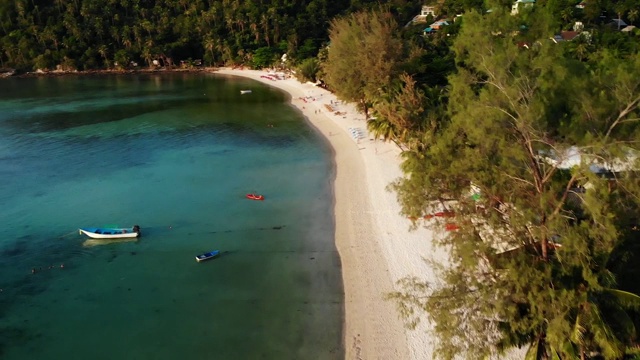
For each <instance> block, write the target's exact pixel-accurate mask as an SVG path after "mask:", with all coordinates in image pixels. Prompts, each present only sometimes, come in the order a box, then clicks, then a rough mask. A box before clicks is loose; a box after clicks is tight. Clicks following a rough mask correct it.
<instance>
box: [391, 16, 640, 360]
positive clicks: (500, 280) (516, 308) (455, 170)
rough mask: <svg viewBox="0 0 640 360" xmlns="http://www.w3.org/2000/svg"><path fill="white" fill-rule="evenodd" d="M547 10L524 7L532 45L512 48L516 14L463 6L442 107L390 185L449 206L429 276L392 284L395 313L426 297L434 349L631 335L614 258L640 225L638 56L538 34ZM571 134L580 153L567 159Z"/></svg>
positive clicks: (566, 351) (572, 345) (547, 353)
mask: <svg viewBox="0 0 640 360" xmlns="http://www.w3.org/2000/svg"><path fill="white" fill-rule="evenodd" d="M546 16H547V15H545V13H544V12H537V13H536V12H533V13H532V14H530V16H529V18H528V21H529V24H528V25H529V26H528V29H530V30H529V31H528V32H527V34H526V36H527V37H528V38H529V39H530V40H533V41H532V43H536V44H537V45H536V46H534V47H533V48H531V49H529V50H525V49H522V48H520V47H519V46H518V45H517V41H518V39H517V37H518V36H522V35H518V31H517V29H518V28H519V27H520V20H519V19H518V18H517V17H512V16H510V15H508V14H507V13H506V12H503V11H499V10H498V11H494V12H492V13H491V14H485V15H483V14H479V13H468V14H465V25H464V26H463V27H462V30H461V33H460V34H459V36H458V37H457V39H456V41H455V44H454V46H453V49H454V51H455V54H456V62H457V64H458V66H457V71H456V73H455V74H453V75H451V76H450V78H449V82H450V86H451V90H450V94H449V102H448V104H449V113H450V116H451V121H450V123H446V127H444V128H443V129H442V131H440V132H439V133H438V136H437V137H436V138H435V139H434V140H435V141H433V142H432V143H428V144H427V145H428V146H426V147H425V146H424V144H423V148H422V150H421V151H419V152H418V153H419V155H421V156H414V157H412V158H411V161H408V160H407V161H406V162H405V164H404V166H403V168H404V170H405V172H406V177H405V178H403V179H401V180H399V181H398V182H397V183H396V184H395V186H394V188H395V189H396V190H397V191H398V194H399V200H400V202H401V203H402V205H403V209H404V212H405V213H406V214H407V215H409V216H412V217H414V218H421V217H422V216H424V215H426V214H428V213H431V212H433V211H435V209H438V208H441V207H444V208H446V209H447V210H450V211H453V212H454V213H455V214H456V218H455V223H456V225H457V226H458V227H459V229H458V230H457V231H454V232H453V233H451V234H449V235H448V236H446V237H443V238H442V239H441V240H440V241H439V245H440V246H443V247H444V248H445V249H447V250H448V251H449V254H450V259H451V262H450V263H449V264H447V265H448V266H446V267H443V268H441V269H440V270H441V271H440V275H441V279H442V284H440V286H436V284H425V283H421V282H420V281H419V280H416V279H408V280H407V281H406V282H405V285H406V289H407V292H405V293H397V294H395V297H396V298H397V299H398V300H400V304H401V305H402V307H403V309H404V311H405V314H408V315H411V314H413V315H414V316H417V314H419V313H416V312H412V311H418V310H420V309H422V310H426V311H427V318H428V319H429V320H431V321H432V322H433V323H434V326H435V330H434V331H435V333H436V335H437V337H438V339H439V345H438V349H437V351H436V353H437V354H438V355H439V357H442V358H454V357H456V356H460V355H462V356H464V357H468V358H483V357H486V356H488V355H490V354H497V353H500V352H501V351H504V350H505V349H508V348H511V347H514V346H515V347H522V346H530V349H531V350H530V352H529V355H530V356H532V358H557V357H560V358H575V357H580V356H582V357H584V356H585V354H590V353H598V354H602V355H603V356H605V358H612V359H613V358H621V357H622V356H623V354H624V353H625V351H626V350H627V349H628V348H630V347H631V346H632V345H633V344H635V341H636V324H635V323H634V322H633V321H632V319H633V317H632V316H630V315H629V313H628V311H633V310H634V309H638V305H640V302H639V300H640V298H638V297H637V296H635V295H633V294H630V293H623V292H619V291H617V290H615V287H616V285H617V284H616V282H615V274H614V273H613V272H612V271H611V269H613V268H614V267H615V263H613V262H612V261H611V259H612V256H613V254H615V253H616V252H617V251H619V250H620V248H621V247H622V246H623V244H624V243H625V242H626V241H628V238H627V237H629V236H631V237H633V238H637V236H638V232H637V231H636V230H632V229H633V226H636V225H637V224H638V220H639V216H638V213H637V209H638V205H639V204H640V186H639V184H640V182H639V181H638V177H637V175H638V174H637V171H636V170H634V169H638V165H640V163H639V162H638V160H637V158H636V157H634V156H635V155H633V154H637V153H634V152H633V150H632V149H637V144H638V141H639V140H640V132H639V129H638V117H639V116H638V115H639V112H638V106H639V105H640V95H639V94H640V80H638V79H640V62H639V61H640V60H639V58H638V56H637V55H636V56H632V57H624V58H620V57H615V56H611V55H610V54H609V53H608V52H607V51H605V50H604V49H603V50H602V51H600V52H599V53H598V55H594V56H592V58H593V60H592V61H590V62H588V63H584V62H579V61H576V60H573V59H571V58H570V57H567V56H565V53H564V48H563V47H559V46H555V44H554V43H553V42H550V41H543V40H544V39H545V38H546V37H547V34H548V33H550V32H551V31H553V30H552V25H553V22H551V21H549V19H548V18H547V17H546ZM575 149H578V151H579V153H580V154H582V161H580V162H578V163H576V164H575V166H573V167H572V168H570V169H565V168H564V166H561V165H562V164H563V163H562V161H561V160H562V158H563V157H564V160H567V159H566V158H567V157H568V155H567V154H569V153H571V152H572V151H576V150H575ZM552 158H555V159H556V161H553V160H551V159H552ZM633 161H635V164H632V162H633ZM595 163H597V164H600V165H603V166H604V165H609V169H610V170H611V169H613V170H611V171H610V172H594V171H593V164H595ZM623 163H624V164H625V166H624V167H623V166H622V164H623ZM614 164H616V166H617V167H616V166H614ZM473 193H476V194H479V197H478V196H475V197H472V196H471V195H472V194H473ZM634 211H635V212H634ZM625 214H627V215H625ZM634 224H636V225H634ZM439 225H440V226H441V225H442V224H439Z"/></svg>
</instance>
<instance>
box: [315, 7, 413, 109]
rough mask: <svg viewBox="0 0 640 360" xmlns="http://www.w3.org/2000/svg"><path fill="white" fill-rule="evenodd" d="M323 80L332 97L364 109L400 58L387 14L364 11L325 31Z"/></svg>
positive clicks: (394, 29) (335, 22)
mask: <svg viewBox="0 0 640 360" xmlns="http://www.w3.org/2000/svg"><path fill="white" fill-rule="evenodd" d="M329 40H330V46H329V49H328V58H327V60H326V61H325V62H324V63H323V65H322V66H323V73H324V75H325V78H324V79H323V80H324V81H325V82H326V83H327V85H328V86H329V87H330V88H331V89H333V90H334V91H335V93H336V95H337V96H338V97H339V98H341V99H344V100H347V101H353V102H357V103H359V104H360V105H361V106H362V108H363V109H364V112H365V114H368V109H369V107H370V106H371V104H372V102H373V100H374V99H376V98H377V97H378V96H380V94H382V93H383V91H384V90H385V89H386V88H387V87H388V86H389V85H390V84H391V81H392V80H393V78H394V75H395V74H396V71H397V68H398V64H399V62H400V58H401V56H402V42H401V40H400V38H399V36H398V32H397V24H396V22H395V20H394V19H393V17H392V16H391V14H390V13H388V12H382V11H364V12H358V13H354V14H351V15H349V16H346V17H343V18H338V19H335V20H333V21H332V22H331V28H330V30H329Z"/></svg>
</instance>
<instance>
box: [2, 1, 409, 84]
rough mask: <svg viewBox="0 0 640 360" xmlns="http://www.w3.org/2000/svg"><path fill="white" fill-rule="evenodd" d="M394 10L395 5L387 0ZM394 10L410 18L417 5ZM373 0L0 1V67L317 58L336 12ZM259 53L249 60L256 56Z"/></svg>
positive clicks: (81, 67)
mask: <svg viewBox="0 0 640 360" xmlns="http://www.w3.org/2000/svg"><path fill="white" fill-rule="evenodd" d="M390 3H391V4H392V5H393V1H392V2H390ZM400 3H401V4H400V5H398V6H395V5H394V8H395V9H397V10H399V11H400V12H403V11H404V12H405V13H406V14H408V15H407V16H409V15H411V16H412V14H413V13H414V12H416V11H418V8H419V6H418V7H417V6H416V5H413V6H412V5H407V4H404V3H405V2H404V1H401V2H400ZM374 4H377V1H373V0H352V1H348V0H347V1H345V0H303V1H294V0H277V1H276V0H273V1H264V0H215V1H214V0H209V1H206V0H204V1H203V0H189V1H187V0H178V1H174V0H162V1H160V0H157V1H156V0H74V1H39V0H1V1H0V48H1V49H2V51H1V53H0V67H2V68H15V69H18V70H24V71H31V70H35V69H55V68H56V67H57V66H58V65H60V66H62V67H63V68H64V69H79V70H87V69H101V68H113V67H115V65H114V64H115V63H118V64H119V65H118V66H119V67H122V68H126V67H129V66H130V64H131V62H132V61H133V62H135V63H138V64H139V65H140V66H150V65H151V64H152V61H153V60H158V61H159V63H160V64H161V65H163V66H164V65H176V64H177V65H179V64H180V61H188V60H189V59H191V60H196V59H201V60H202V61H203V62H204V64H205V65H222V64H230V63H236V64H245V65H249V66H257V67H261V66H265V65H268V64H269V63H270V62H271V61H272V60H273V59H275V58H276V57H279V56H280V55H282V54H284V53H287V54H288V56H289V57H290V58H291V59H305V58H309V57H313V56H315V55H316V54H317V52H318V49H319V48H320V47H321V45H322V44H323V43H325V42H326V40H327V30H328V24H329V21H330V20H331V19H332V18H334V17H335V16H337V15H340V14H344V13H348V12H351V11H355V10H358V9H363V8H366V7H369V6H372V5H374ZM255 54H258V56H257V57H256V59H255V60H256V61H255V63H254V61H253V60H254V55H255Z"/></svg>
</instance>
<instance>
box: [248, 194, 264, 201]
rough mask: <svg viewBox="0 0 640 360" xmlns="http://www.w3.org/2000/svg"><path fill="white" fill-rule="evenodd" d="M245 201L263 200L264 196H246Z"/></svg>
mask: <svg viewBox="0 0 640 360" xmlns="http://www.w3.org/2000/svg"><path fill="white" fill-rule="evenodd" d="M247 199H249V200H264V195H258V194H247Z"/></svg>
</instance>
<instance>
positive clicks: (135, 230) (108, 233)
mask: <svg viewBox="0 0 640 360" xmlns="http://www.w3.org/2000/svg"><path fill="white" fill-rule="evenodd" d="M78 233H80V235H82V234H84V235H87V236H88V237H90V238H93V239H122V238H136V237H138V236H140V226H138V225H134V226H133V227H130V228H80V229H78Z"/></svg>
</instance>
